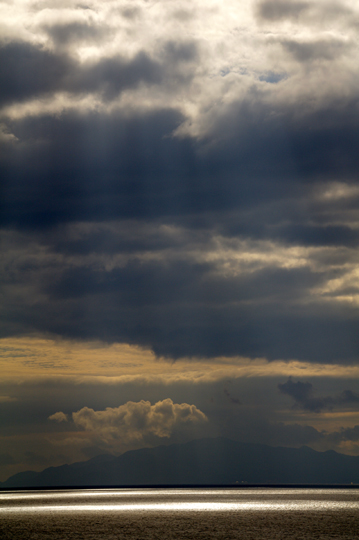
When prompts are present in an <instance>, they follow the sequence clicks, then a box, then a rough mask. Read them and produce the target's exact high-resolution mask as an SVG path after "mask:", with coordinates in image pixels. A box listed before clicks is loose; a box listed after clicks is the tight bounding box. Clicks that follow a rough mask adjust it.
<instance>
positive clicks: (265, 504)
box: [0, 489, 359, 514]
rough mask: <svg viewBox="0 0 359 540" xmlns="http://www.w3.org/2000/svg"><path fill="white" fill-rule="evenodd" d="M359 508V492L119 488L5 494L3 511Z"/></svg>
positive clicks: (1, 501) (0, 502)
mask: <svg viewBox="0 0 359 540" xmlns="http://www.w3.org/2000/svg"><path fill="white" fill-rule="evenodd" d="M318 510H320V511H327V510H328V511H329V510H331V511H338V510H359V490H345V489H344V490H340V489H338V490H330V489H328V490H325V489H322V490H321V489H315V490H313V489H312V490H308V489H218V490H215V489H208V490H206V489H193V490H192V489H173V490H172V489H148V490H146V489H123V490H121V489H118V490H116V489H115V490H113V489H112V490H106V489H104V490H66V491H55V490H54V491H41V492H36V493H34V492H31V491H24V492H3V493H1V494H0V513H2V514H4V513H29V512H33V513H41V512H148V511H149V512H248V511H252V512H253V511H255V512H272V511H287V512H288V511H291V512H293V511H302V512H308V511H309V512H312V511H318Z"/></svg>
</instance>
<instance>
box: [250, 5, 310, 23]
mask: <svg viewBox="0 0 359 540" xmlns="http://www.w3.org/2000/svg"><path fill="white" fill-rule="evenodd" d="M310 7H311V3H310V2H295V1H289V2H288V1H284V2H283V1H281V0H265V1H264V2H259V4H258V7H257V9H258V15H259V16H260V17H261V18H263V19H265V20H268V21H278V20H281V19H292V18H293V19H297V18H298V16H299V15H301V14H302V13H303V12H305V11H307V10H308V9H309V8H310Z"/></svg>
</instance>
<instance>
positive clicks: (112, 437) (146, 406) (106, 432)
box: [50, 398, 208, 445]
mask: <svg viewBox="0 0 359 540" xmlns="http://www.w3.org/2000/svg"><path fill="white" fill-rule="evenodd" d="M65 416H66V415H64V413H62V412H58V413H55V414H54V415H52V416H51V417H50V419H52V420H57V421H63V420H66V419H67V418H64V417H65ZM60 419H61V420H60ZM72 419H73V422H74V424H75V425H76V427H78V428H80V429H83V430H85V431H87V432H90V433H92V434H94V435H95V436H97V437H99V438H100V439H102V440H103V441H105V442H108V443H111V442H114V441H120V442H121V443H122V444H126V445H128V444H133V443H135V444H136V443H142V442H146V441H147V440H151V439H153V438H155V439H163V438H169V437H171V435H172V434H173V433H174V432H175V431H177V430H179V429H181V428H185V427H188V426H189V427H190V426H196V425H201V424H204V423H206V422H207V421H208V419H207V417H206V415H205V414H204V413H203V412H202V411H200V410H199V409H198V408H197V407H196V406H195V405H189V404H188V403H173V401H172V400H171V399H169V398H168V399H164V400H163V401H158V402H157V403H155V404H154V405H151V403H150V402H149V401H144V400H141V401H139V402H133V401H128V402H127V403H125V404H124V405H120V406H119V407H117V408H112V407H107V408H106V409H105V410H103V411H95V410H94V409H91V408H89V407H83V408H82V409H80V410H79V411H77V412H74V413H72Z"/></svg>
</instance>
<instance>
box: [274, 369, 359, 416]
mask: <svg viewBox="0 0 359 540" xmlns="http://www.w3.org/2000/svg"><path fill="white" fill-rule="evenodd" d="M278 388H279V391H280V392H281V393H282V394H286V395H288V396H291V397H292V398H293V399H294V401H295V405H294V406H295V407H297V408H300V409H303V410H306V411H310V412H315V413H319V412H321V411H322V410H332V409H333V408H334V407H337V406H346V405H354V404H357V403H359V394H356V393H355V392H353V391H352V390H344V391H343V392H342V393H341V394H340V395H338V396H334V397H331V396H327V397H323V398H316V397H314V396H313V385H312V384H311V383H309V382H301V381H297V382H293V380H292V378H291V377H289V378H288V381H287V382H286V383H283V384H281V383H279V384H278Z"/></svg>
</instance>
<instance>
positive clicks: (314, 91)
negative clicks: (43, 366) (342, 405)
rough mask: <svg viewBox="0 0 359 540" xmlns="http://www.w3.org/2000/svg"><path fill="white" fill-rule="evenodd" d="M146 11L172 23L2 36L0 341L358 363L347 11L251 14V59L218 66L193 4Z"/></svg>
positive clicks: (63, 24) (92, 21) (50, 16)
mask: <svg viewBox="0 0 359 540" xmlns="http://www.w3.org/2000/svg"><path fill="white" fill-rule="evenodd" d="M135 7H136V6H135ZM153 7H154V8H156V9H159V10H162V9H163V10H169V11H165V12H163V19H162V20H163V21H166V23H167V24H168V25H172V24H174V22H173V21H174V20H175V21H176V23H175V26H169V27H168V28H172V31H171V32H170V31H169V30H168V28H167V27H166V25H162V27H161V28H158V31H159V35H158V39H156V41H153V39H152V37H151V36H152V34H151V32H149V26H146V21H151V20H152V19H151V14H150V12H149V11H148V10H147V11H146V9H147V8H146V9H145V6H143V5H142V4H141V6H137V8H138V9H137V11H136V10H135V11H133V10H132V11H131V12H129V11H128V10H127V11H126V10H125V11H126V12H124V11H123V10H124V9H125V8H124V7H123V6H122V8H121V9H117V8H119V6H117V8H116V9H115V8H114V6H112V7H111V10H112V11H111V14H112V15H111V17H112V18H111V17H109V16H108V13H107V11H106V17H105V15H104V16H103V17H102V19H101V18H98V17H97V16H95V11H94V12H93V13H91V14H89V13H87V12H86V10H78V9H77V8H76V9H73V10H72V8H70V7H69V8H68V9H67V11H65V12H64V13H61V16H60V14H57V15H56V13H57V12H56V13H55V14H54V13H50V11H46V10H40V11H39V12H38V15H37V18H36V21H35V22H34V27H33V32H34V34H33V39H31V40H30V39H29V38H28V40H26V39H25V37H24V36H23V34H21V35H22V36H23V37H22V38H21V40H20V38H17V39H14V38H11V37H8V38H7V39H4V41H3V43H2V46H1V49H0V61H1V63H2V66H3V69H2V72H1V77H2V79H1V81H0V86H1V98H0V100H1V104H2V105H3V108H2V112H1V115H2V117H1V118H2V128H1V129H2V131H1V141H2V150H1V154H0V175H1V186H2V187H1V189H2V197H1V206H0V223H1V226H2V227H3V234H4V236H6V235H9V234H10V235H11V234H13V236H12V240H11V241H10V244H6V245H7V248H6V250H7V255H6V261H7V262H6V264H5V265H4V266H3V274H2V280H3V283H4V284H5V288H4V303H3V314H2V321H3V323H2V334H1V335H3V336H6V335H13V334H15V335H18V334H22V333H28V332H35V333H36V332H40V333H41V332H43V333H48V332H49V333H53V334H57V335H60V336H65V337H73V338H79V339H89V338H99V339H102V340H105V341H109V342H112V341H125V342H130V343H135V344H140V345H146V346H150V347H151V348H152V349H153V350H154V351H155V352H156V354H158V355H163V356H168V357H172V358H178V357H181V356H206V357H213V356H218V355H231V356H232V355H248V356H250V357H255V356H263V357H266V358H268V359H275V358H285V359H291V358H297V359H300V360H310V361H319V362H338V363H340V362H344V363H352V362H356V361H357V358H358V345H359V342H358V333H357V331H356V328H357V320H358V314H357V306H358V290H359V287H358V282H357V278H356V274H355V265H356V264H357V256H356V246H357V243H358V239H359V232H358V231H359V228H358V214H357V207H358V198H359V190H358V186H357V177H358V172H359V171H358V168H359V162H358V152H357V148H358V141H359V130H358V125H359V122H358V120H359V117H358V107H357V102H358V95H357V86H356V85H353V84H352V79H351V78H350V73H351V71H350V69H351V68H350V66H353V65H355V64H353V62H354V57H353V55H355V47H354V41H355V40H354V37H353V33H352V32H353V29H352V26H350V24H349V22H348V13H351V14H352V15H353V14H355V10H354V8H353V9H351V8H350V7H348V6H347V7H345V6H344V4H335V5H334V4H333V5H332V4H331V6H329V7H328V6H327V7H325V6H324V5H323V6H321V7H320V6H319V7H318V6H317V5H316V4H314V3H311V2H279V1H277V2H275V1H266V2H260V3H255V4H254V3H250V8H251V9H250V11H249V13H250V14H251V17H252V19H251V22H248V20H249V19H243V20H244V21H247V22H245V24H247V25H248V28H252V30H253V32H254V34H253V35H255V39H256V40H257V41H256V42H254V41H251V39H254V38H249V37H248V36H247V37H246V39H247V42H246V43H248V48H249V49H248V50H249V51H251V53H250V54H251V55H252V56H251V61H250V62H247V61H245V57H244V56H243V55H242V56H240V57H238V58H237V57H236V58H234V57H233V56H232V53H233V51H234V50H236V49H233V51H231V54H229V53H230V51H229V50H228V51H227V52H228V55H229V56H228V55H227V56H228V61H227V60H226V61H227V64H226V65H224V60H225V59H226V58H227V56H226V55H224V53H223V54H222V52H221V51H222V49H221V47H220V46H219V42H217V41H215V40H216V39H217V37H216V38H214V37H213V36H212V38H209V37H208V36H207V34H206V33H201V32H197V31H196V32H195V31H194V27H193V26H191V25H192V24H195V23H194V21H195V20H197V17H198V13H199V12H201V13H202V15H203V17H212V15H211V14H210V13H209V12H208V11H207V10H206V9H205V8H204V6H202V5H198V6H197V10H199V11H198V13H197V11H196V10H195V12H192V11H190V12H189V11H188V10H187V11H186V10H185V8H184V7H183V6H182V8H181V9H182V11H181V9H180V8H178V9H179V10H180V11H178V10H177V11H176V12H174V11H173V9H172V8H171V9H172V11H173V12H172V11H171V9H170V7H169V6H162V5H161V6H157V4H156V6H153ZM187 7H188V6H187ZM339 8H340V9H339ZM99 9H100V8H99ZM101 9H102V8H101ZM103 9H105V8H104V7H103ZM106 9H107V8H106ZM238 9H239V8H238ZM201 10H202V11H201ZM334 12H336V13H339V12H340V13H341V16H340V17H339V16H338V17H337V18H336V19H335V18H333V17H334V16H333V13H334ZM161 13H162V12H161ZM186 13H187V15H186ZM181 14H182V15H181ZM242 15H243V17H244V14H242ZM324 15H325V16H324ZM246 16H247V15H246ZM353 16H354V15H353ZM96 17H97V18H96ZM116 17H120V19H116ZM217 17H220V15H219V14H217ZM323 17H324V19H323ZM321 18H322V19H323V21H324V22H325V21H327V20H331V21H334V22H333V23H331V24H333V32H332V34H330V35H329V34H328V33H327V32H326V29H325V28H324V30H323V29H321V28H319V26H320V21H321V20H322V19H321ZM105 19H106V21H105ZM114 20H116V21H117V22H116V23H114V22H113V21H114ZM210 20H211V21H212V19H210ZM216 20H217V19H213V23H214V22H215V21H216ZM119 21H121V24H120V23H119ZM180 21H182V22H180ZM183 21H186V22H185V23H184V22H183ZM283 22H286V24H287V23H288V24H291V25H296V26H295V27H296V28H297V30H298V33H297V34H294V33H293V34H292V37H290V38H289V37H288V32H286V31H284V30H283V26H282V23H283ZM148 24H150V23H149V22H148ZM182 24H183V25H187V27H188V31H186V30H185V26H183V27H182V26H181V28H182V30H181V33H180V34H175V33H174V32H175V30H173V29H177V28H179V27H178V25H182ZM196 24H197V23H196ZM267 24H270V25H273V32H272V34H271V35H270V36H269V35H268V32H267V30H266V28H267V27H266V26H265V25H267ZM323 24H324V23H323ZM325 24H326V23H325ZM139 25H140V26H139ZM141 25H144V26H141ZM250 25H252V26H250ZM263 25H264V26H263ZM313 25H314V26H313ZM315 25H317V26H315ZM318 25H319V26H318ZM338 25H339V26H338ZM343 25H344V26H345V25H347V29H348V34H347V36H346V38H345V39H344V38H343V33H342V28H343ZM324 26H325V25H324ZM138 27H140V28H142V35H141V39H140V36H139V35H138V34H136V32H137V28H138ZM314 27H315V28H314ZM105 28H108V34H106V31H105ZM313 28H314V29H313ZM191 29H192V30H191ZM274 30H275V32H274ZM304 30H305V32H304ZM176 31H177V30H176ZM121 32H125V34H126V36H127V37H126V40H125V39H124V38H123V34H122V33H121ZM131 32H132V33H131ZM203 32H205V31H204V30H203ZM236 32H237V34H236ZM238 32H239V30H238V28H237V27H236V29H232V30H231V32H229V34H228V35H229V36H232V37H233V36H235V35H236V36H237V37H236V39H239V38H238ZM241 32H242V30H241ZM35 35H36V36H37V40H35V39H34V36H35ZM215 35H216V36H217V34H215ZM243 35H244V34H243ZM243 35H242V34H241V36H242V37H243ZM131 36H136V39H135V38H134V37H131ZM205 36H207V37H205ZM293 36H294V37H293ZM232 37H231V39H232ZM40 38H41V39H40ZM75 38H76V39H75ZM110 38H111V39H110ZM218 39H219V38H218ZM233 39H234V37H233ZM211 40H212V41H211ZM213 40H214V41H213ZM221 43H222V42H221ZM231 43H232V42H231ZM84 44H85V45H84ZM130 45H131V46H130ZM210 45H211V46H213V47H212V49H211V48H210ZM221 46H223V47H224V44H223V43H222V45H221ZM91 47H92V48H91ZM258 48H259V49H260V50H262V51H263V54H266V55H267V56H266V58H267V61H266V62H265V64H266V65H263V64H262V63H261V60H260V59H259V57H258V56H257V54H256V51H257V49H258ZM93 49H94V50H95V52H93ZM96 51H97V52H96ZM95 53H96V54H95ZM233 54H234V53H233ZM241 54H242V53H241ZM248 54H249V53H248ZM274 59H275V60H274ZM236 62H237V63H236ZM246 62H247V63H246ZM330 73H333V78H332V79H331V80H329V79H328V77H329V74H330ZM203 81H206V83H204V82H203ZM325 81H327V84H324V83H325ZM220 96H221V97H220ZM57 108H58V109H57ZM10 230H12V233H10V232H9V231H10ZM8 238H10V237H8ZM11 242H14V244H12V245H11ZM15 245H16V248H15V247H14V246H15ZM243 246H246V247H245V248H244V247H243ZM246 250H247V251H246ZM15 252H16V255H15ZM229 252H230V254H229ZM245 252H246V253H247V254H245ZM279 253H281V254H280V255H278V254H279ZM276 254H277V255H276ZM244 261H246V262H244ZM250 261H252V263H253V266H252V267H251V264H252V263H251V262H250ZM255 261H257V262H255ZM258 261H260V262H258ZM20 297H21V301H20V300H19V299H20Z"/></svg>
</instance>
